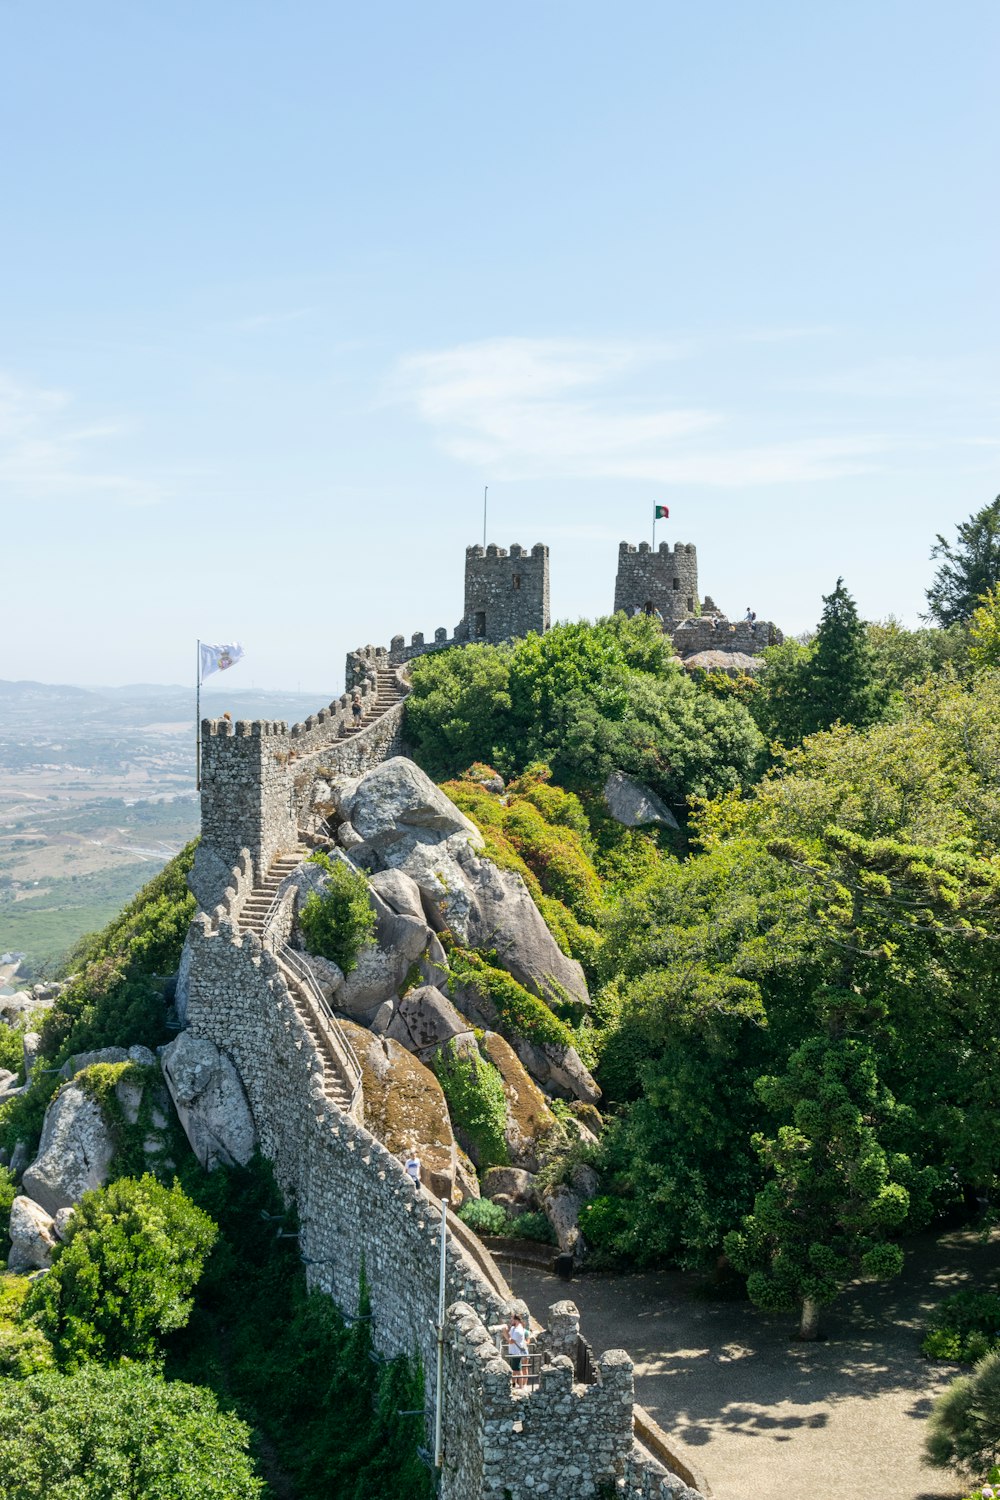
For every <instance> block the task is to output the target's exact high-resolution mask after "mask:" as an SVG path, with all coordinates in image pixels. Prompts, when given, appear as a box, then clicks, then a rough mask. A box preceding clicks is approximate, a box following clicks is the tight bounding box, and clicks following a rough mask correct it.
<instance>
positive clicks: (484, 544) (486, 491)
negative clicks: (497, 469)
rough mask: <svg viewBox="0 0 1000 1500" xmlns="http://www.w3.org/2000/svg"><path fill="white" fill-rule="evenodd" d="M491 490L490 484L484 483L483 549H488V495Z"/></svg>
mask: <svg viewBox="0 0 1000 1500" xmlns="http://www.w3.org/2000/svg"><path fill="white" fill-rule="evenodd" d="M489 492H490V487H489V485H488V484H484V485H483V551H484V552H485V551H486V496H487V495H488V494H489Z"/></svg>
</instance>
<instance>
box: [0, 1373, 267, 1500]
mask: <svg viewBox="0 0 1000 1500" xmlns="http://www.w3.org/2000/svg"><path fill="white" fill-rule="evenodd" d="M249 1438H250V1430H249V1428H248V1427H247V1426H246V1424H245V1423H244V1422H241V1421H240V1420H239V1419H238V1418H237V1417H234V1416H230V1415H228V1414H227V1413H225V1412H221V1411H220V1410H219V1408H218V1405H217V1404H216V1400H215V1397H214V1396H213V1395H212V1393H211V1391H207V1390H204V1389H203V1388H201V1387H198V1386H191V1385H185V1384H183V1383H182V1382H181V1381H167V1380H164V1379H163V1377H162V1376H161V1375H160V1374H158V1373H157V1372H156V1371H155V1370H153V1369H150V1368H149V1367H148V1366H145V1365H133V1364H128V1363H125V1364H121V1365H117V1366H113V1367H111V1368H108V1369H105V1368H104V1367H102V1366H101V1365H97V1364H85V1365H83V1366H82V1367H81V1368H80V1369H79V1370H77V1371H75V1372H74V1373H73V1374H69V1375H62V1374H56V1373H55V1372H50V1373H42V1374H35V1375H29V1376H28V1377H27V1378H26V1379H24V1380H0V1476H2V1478H0V1488H2V1491H3V1493H4V1494H5V1495H11V1496H14V1495H16V1496H17V1497H18V1500H79V1497H82V1496H87V1500H253V1497H254V1496H256V1495H260V1494H261V1492H262V1490H263V1488H264V1485H263V1481H262V1480H260V1479H258V1478H256V1477H255V1476H254V1471H253V1464H252V1462H251V1460H250V1458H249V1457H248V1455H247V1446H248V1443H249Z"/></svg>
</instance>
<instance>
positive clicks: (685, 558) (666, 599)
mask: <svg viewBox="0 0 1000 1500" xmlns="http://www.w3.org/2000/svg"><path fill="white" fill-rule="evenodd" d="M697 608H698V552H697V549H696V548H695V547H694V546H693V544H691V543H687V542H676V543H675V544H674V550H673V551H672V552H671V550H670V544H669V542H661V543H660V545H659V548H658V550H657V551H656V552H654V551H653V549H652V547H650V545H649V543H648V542H640V543H639V547H638V550H636V548H635V547H633V546H632V545H631V543H629V542H622V543H621V544H620V545H619V547H618V576H617V578H616V579H615V613H616V614H617V612H618V610H620V609H623V610H624V611H625V613H626V614H627V615H632V614H634V613H635V612H636V610H637V609H638V610H641V611H643V612H644V613H646V614H650V613H651V612H652V611H653V610H654V609H655V610H659V612H660V614H661V615H662V616H663V619H664V621H665V622H667V623H668V624H676V623H677V622H678V621H680V620H686V619H687V617H688V616H689V615H693V614H694V613H695V610H696V609H697Z"/></svg>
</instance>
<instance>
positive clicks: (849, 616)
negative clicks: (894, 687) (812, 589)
mask: <svg viewBox="0 0 1000 1500" xmlns="http://www.w3.org/2000/svg"><path fill="white" fill-rule="evenodd" d="M804 678H805V680H804V684H803V686H804V689H805V702H804V703H803V705H802V719H803V728H802V732H803V734H804V735H805V734H815V733H816V732H817V731H818V730H820V729H829V728H830V726H831V725H832V724H835V723H837V721H838V720H839V721H840V723H841V724H852V725H853V726H854V727H855V728H856V729H864V728H866V727H867V726H868V725H869V724H872V723H874V721H875V719H876V718H877V717H878V707H877V702H876V693H875V683H874V678H875V674H874V664H873V662H872V656H871V648H870V647H869V645H868V634H867V631H866V629H865V625H864V622H863V621H862V620H859V619H858V611H857V608H856V607H855V603H854V600H853V599H852V598H851V595H850V594H849V593H848V591H847V589H846V588H845V587H844V580H843V579H842V578H838V579H837V587H836V588H835V589H834V591H833V593H832V594H825V595H824V596H823V618H822V619H821V621H820V625H819V630H818V631H817V634H816V642H815V645H814V648H813V651H812V655H811V657H810V658H809V662H808V665H807V667H806V671H805V674H804Z"/></svg>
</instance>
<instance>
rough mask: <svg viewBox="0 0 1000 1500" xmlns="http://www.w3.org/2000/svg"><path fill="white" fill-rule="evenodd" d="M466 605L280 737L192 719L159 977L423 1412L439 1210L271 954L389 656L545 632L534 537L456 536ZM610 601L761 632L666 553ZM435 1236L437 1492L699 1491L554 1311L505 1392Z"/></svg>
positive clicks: (384, 731) (492, 1352)
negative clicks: (184, 902)
mask: <svg viewBox="0 0 1000 1500" xmlns="http://www.w3.org/2000/svg"><path fill="white" fill-rule="evenodd" d="M464 604H465V607H464V613H463V616H462V619H461V620H460V622H459V623H458V625H457V626H456V627H455V629H454V630H453V631H452V632H451V633H450V634H449V632H448V631H447V630H446V629H445V628H443V627H439V628H438V629H437V630H436V631H435V632H434V635H433V638H432V639H431V640H425V638H424V636H423V635H422V634H420V633H417V634H415V635H413V636H411V638H410V642H409V644H408V645H407V644H406V643H405V641H404V638H403V637H402V636H395V637H393V639H392V641H391V644H390V645H389V647H384V646H363V647H359V648H357V649H356V650H354V651H352V652H350V653H349V655H348V658H347V672H346V681H347V691H346V692H345V693H344V694H343V695H342V696H341V697H340V698H339V699H336V700H334V702H332V703H331V704H329V705H328V706H327V707H325V708H323V709H321V710H320V711H319V712H318V713H316V714H313V715H310V717H309V718H308V719H306V720H305V721H304V722H303V723H300V724H295V725H293V726H292V727H291V728H290V729H289V728H288V726H287V725H286V724H285V723H283V722H275V721H259V722H255V723H248V722H245V721H240V722H238V723H235V724H234V723H231V722H230V721H229V720H227V719H219V720H208V719H206V720H205V721H203V723H202V725H201V756H202V803H201V807H202V832H201V840H200V843H199V847H198V850H197V854H196V857H195V864H194V868H193V870H192V872H191V875H190V877H189V883H190V885H191V888H192V890H193V892H194V894H195V896H196V898H197V901H198V905H199V911H198V913H197V915H196V917H195V919H194V921H193V923H192V926H191V931H190V934H189V940H188V945H187V948H186V960H185V963H186V970H185V963H182V971H184V979H183V985H182V984H181V980H180V978H179V980H178V994H179V996H180V995H181V993H182V992H183V1007H181V1006H180V1001H179V1009H182V1015H181V1019H182V1021H183V1023H184V1024H185V1026H186V1027H187V1028H188V1029H189V1030H190V1032H191V1033H192V1036H193V1037H194V1038H204V1039H206V1040H208V1041H211V1042H212V1043H214V1044H215V1046H216V1047H218V1048H219V1049H221V1051H222V1052H223V1053H224V1054H225V1055H226V1056H227V1057H228V1058H229V1059H230V1060H231V1061H232V1063H233V1064H234V1065H235V1069H236V1072H237V1074H238V1076H239V1080H240V1083H241V1085H242V1088H243V1090H244V1091H245V1095H246V1099H247V1102H248V1104H249V1108H250V1112H251V1114H252V1117H253V1121H254V1125H255V1128H256V1131H257V1135H258V1139H259V1141H260V1146H261V1149H262V1150H263V1152H264V1154H265V1155H266V1156H267V1158H268V1159H269V1161H270V1162H271V1164H272V1166H273V1168H274V1172H275V1178H276V1180H277V1182H278V1184H279V1186H280V1188H281V1190H282V1193H283V1194H284V1196H285V1198H286V1200H287V1201H288V1202H289V1203H293V1204H294V1206H295V1210H296V1213H297V1217H298V1222H299V1226H300V1230H299V1236H298V1238H299V1245H300V1247H301V1250H302V1254H303V1259H304V1261H305V1263H306V1265H307V1274H308V1275H309V1278H310V1281H311V1283H312V1284H313V1285H317V1286H321V1287H322V1288H323V1289H324V1290H326V1291H328V1292H329V1293H330V1294H331V1295H332V1296H333V1297H334V1298H335V1300H336V1301H337V1303H338V1304H339V1305H340V1306H341V1307H342V1308H344V1309H345V1310H346V1311H347V1313H348V1314H349V1315H356V1314H357V1312H358V1297H359V1286H360V1281H361V1276H362V1271H363V1272H364V1275H365V1278H366V1280H367V1283H368V1286H369V1288H370V1307H371V1313H370V1316H371V1328H372V1338H373V1342H374V1346H375V1349H376V1351H377V1352H378V1353H379V1354H380V1355H385V1356H391V1355H395V1354H399V1353H405V1354H407V1355H412V1354H413V1353H414V1352H417V1353H418V1354H419V1355H420V1356H421V1360H422V1364H423V1368H424V1371H425V1379H426V1382H427V1399H428V1406H430V1404H431V1402H432V1400H433V1399H434V1398H435V1396H436V1383H435V1381H434V1379H433V1370H434V1366H435V1356H436V1350H435V1336H434V1325H435V1323H436V1321H437V1295H438V1291H437V1272H436V1265H437V1258H438V1248H437V1247H438V1242H439V1239H440V1230H441V1211H440V1208H439V1206H438V1204H437V1202H436V1200H435V1199H433V1198H432V1197H431V1196H430V1194H428V1193H425V1192H424V1191H423V1190H419V1191H418V1193H417V1194H416V1195H415V1193H414V1189H413V1184H412V1182H411V1181H410V1179H409V1178H408V1177H407V1176H406V1173H405V1171H404V1169H403V1166H402V1165H401V1163H400V1161H399V1160H397V1158H396V1157H394V1156H393V1155H391V1154H390V1152H389V1151H388V1150H387V1149H386V1147H385V1146H384V1145H383V1144H382V1143H381V1142H380V1141H379V1140H378V1139H377V1138H376V1137H375V1136H374V1135H373V1134H372V1133H371V1132H370V1131H369V1130H367V1129H366V1128H365V1124H364V1118H365V1113H364V1096H363V1087H362V1074H361V1070H360V1068H359V1065H358V1062H357V1058H356V1057H355V1056H354V1054H353V1052H352V1049H351V1047H350V1044H349V1042H348V1041H347V1039H346V1035H345V1034H343V1029H342V1028H341V1027H340V1026H339V1023H338V1022H337V1020H336V1018H335V1016H334V1014H333V1012H332V1011H331V1009H330V1006H329V1004H328V1003H327V1001H326V1000H325V999H324V997H323V994H322V993H321V992H320V990H319V989H318V988H317V986H316V984H315V981H314V980H312V979H311V978H310V973H311V971H310V970H309V968H308V966H307V965H304V964H302V963H301V962H300V961H299V960H298V959H297V957H296V954H295V953H294V952H293V951H292V950H291V948H290V946H289V940H290V935H291V930H292V920H293V918H292V912H293V901H294V894H295V892H294V887H291V888H290V886H289V879H290V877H292V876H294V874H295V872H296V871H297V870H298V869H299V866H300V864H301V862H302V861H303V860H304V859H305V858H306V856H307V854H308V852H309V844H310V841H311V840H312V838H313V836H314V832H315V828H316V818H315V812H314V809H315V806H316V797H317V790H318V788H319V787H320V786H322V785H325V784H326V783H328V782H329V780H330V779H331V778H334V779H335V778H337V777H347V776H353V777H356V776H358V775H360V774H362V773H363V772H364V771H366V770H368V769H371V768H373V767H375V766H377V765H379V764H380V763H381V762H383V761H385V760H387V759H390V758H392V757H394V756H399V755H401V754H403V753H404V742H403V719H404V712H405V701H406V696H407V694H408V692H409V682H408V680H407V676H406V663H407V662H408V661H410V660H411V659H412V658H413V657H415V656H419V655H422V654H424V653H426V652H428V651H437V650H442V649H444V648H446V647H449V646H465V645H469V644H472V643H475V642H477V641H482V642H498V641H503V640H508V639H511V638H514V637H518V636H521V635H525V634H527V633H528V632H530V631H536V632H539V633H542V632H544V631H546V630H547V629H548V628H549V623H550V621H549V553H548V548H547V547H544V546H542V545H540V544H539V545H536V546H534V547H532V548H531V550H530V552H529V551H526V550H525V549H524V548H522V547H520V546H516V545H515V546H512V547H510V548H509V550H506V551H505V550H504V549H502V548H500V547H496V546H490V547H486V548H483V547H469V548H468V549H467V550H466V559H465V601H464ZM705 605H706V606H709V607H711V606H710V602H709V601H707V600H706V601H705ZM615 607H616V609H618V608H620V609H623V610H625V611H626V612H630V613H631V612H635V611H636V610H640V611H645V612H648V613H651V614H652V613H654V612H657V613H658V614H659V615H660V616H661V617H662V619H663V622H664V627H665V629H667V630H669V631H670V633H671V636H672V639H673V641H674V644H675V646H676V647H677V649H678V651H679V653H680V654H681V656H682V658H684V659H685V660H689V659H690V658H691V656H692V655H693V654H694V653H693V652H691V651H690V650H688V649H687V648H688V647H692V646H693V647H695V648H696V649H697V650H698V651H703V650H706V649H709V647H708V646H707V645H706V644H705V643H706V642H711V643H712V647H713V648H714V649H716V650H723V651H728V652H729V653H732V652H734V651H744V650H749V649H750V648H753V650H755V651H756V650H757V649H759V647H760V646H761V645H762V644H768V642H769V640H770V639H771V638H773V634H774V627H773V626H770V625H768V624H766V623H760V624H757V623H755V622H745V623H744V624H742V625H736V626H733V625H730V624H729V622H728V621H725V620H724V619H722V617H721V616H719V615H718V613H717V612H715V613H708V612H707V610H706V611H705V612H703V613H701V614H699V613H698V611H699V608H701V604H700V601H699V597H698V572H697V555H696V552H695V548H694V547H693V546H688V545H684V544H678V545H677V546H675V548H674V549H673V551H672V552H671V550H670V549H669V548H668V547H667V546H666V544H664V545H663V546H661V548H660V549H659V550H658V551H656V552H654V551H653V550H652V549H651V548H649V547H648V546H646V545H645V544H641V545H640V546H639V547H638V549H636V548H633V547H630V546H628V544H626V543H622V546H621V549H620V553H619V567H618V580H617V583H616V588H615ZM355 694H356V695H357V697H358V698H359V699H360V701H361V704H362V712H363V717H362V725H361V728H360V730H359V729H358V728H357V726H356V724H355V723H354V720H353V715H352V704H351V699H352V696H353V695H355ZM449 1230H450V1232H449V1237H448V1239H447V1241H446V1287H447V1304H448V1311H447V1318H446V1325H447V1326H446V1336H445V1346H444V1364H443V1373H442V1386H441V1389H442V1390H443V1392H444V1395H445V1400H446V1405H447V1410H448V1412H449V1413H450V1414H451V1420H450V1422H449V1425H448V1438H447V1444H446V1448H445V1457H444V1465H443V1468H442V1470H441V1484H440V1489H439V1494H440V1496H441V1497H442V1500H505V1497H510V1500H523V1497H525V1496H528V1495H532V1494H541V1493H544V1494H545V1495H546V1496H547V1497H548V1500H598V1497H600V1496H602V1495H606V1494H614V1495H616V1496H617V1497H619V1500H699V1495H698V1491H697V1489H696V1488H691V1487H690V1485H696V1484H697V1481H698V1476H697V1474H696V1473H694V1472H693V1471H692V1470H691V1469H690V1468H689V1467H687V1466H686V1464H685V1461H684V1460H683V1459H681V1458H678V1457H677V1455H676V1452H675V1451H674V1450H673V1448H672V1446H671V1443H670V1440H669V1439H668V1438H667V1437H666V1435H665V1434H664V1433H663V1432H662V1431H661V1430H660V1429H659V1428H658V1427H657V1425H656V1423H655V1422H654V1421H653V1420H652V1419H651V1418H650V1417H649V1416H648V1414H647V1413H645V1412H644V1411H643V1410H642V1408H641V1407H639V1406H637V1405H636V1404H635V1400H634V1381H633V1367H632V1361H631V1360H630V1358H629V1357H628V1355H627V1354H626V1353H624V1351H621V1350H611V1351H609V1352H607V1353H605V1354H604V1355H602V1356H601V1357H600V1358H599V1359H596V1360H595V1359H594V1357H593V1355H592V1351H591V1350H590V1346H589V1345H588V1344H587V1343H586V1341H585V1340H584V1339H583V1337H582V1336H581V1334H580V1329H579V1315H578V1314H577V1313H576V1309H575V1307H574V1306H573V1304H572V1303H569V1302H559V1303H556V1304H555V1305H554V1306H553V1307H552V1308H550V1310H549V1320H548V1329H547V1330H546V1333H545V1336H544V1341H543V1344H542V1347H543V1348H544V1350H545V1363H544V1365H543V1368H542V1371H541V1377H540V1383H539V1386H538V1388H537V1389H535V1390H530V1391H527V1390H524V1391H522V1390H515V1389H512V1385H511V1379H510V1371H509V1369H508V1367H507V1365H506V1364H505V1363H504V1361H503V1360H502V1359H501V1358H500V1357H499V1355H498V1350H497V1344H496V1336H497V1329H498V1327H499V1326H501V1325H502V1324H503V1323H504V1322H505V1321H506V1319H507V1318H508V1316H509V1315H510V1312H511V1309H512V1308H513V1307H515V1306H516V1305H517V1304H516V1299H514V1298H513V1296H512V1294H511V1291H510V1288H509V1286H508V1285H507V1283H506V1281H505V1279H504V1277H503V1275H502V1274H501V1272H500V1270H499V1268H498V1266H497V1265H496V1263H495V1262H494V1260H493V1258H492V1256H490V1254H489V1252H488V1251H487V1250H486V1249H485V1247H484V1246H483V1245H482V1244H481V1242H480V1241H479V1240H478V1239H477V1238H476V1236H475V1235H473V1234H472V1233H471V1231H470V1230H468V1229H467V1228H466V1227H465V1226H464V1225H463V1224H462V1223H461V1221H459V1220H455V1219H453V1218H450V1219H449Z"/></svg>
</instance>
